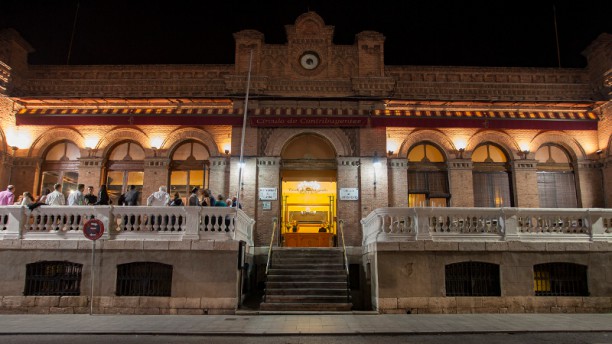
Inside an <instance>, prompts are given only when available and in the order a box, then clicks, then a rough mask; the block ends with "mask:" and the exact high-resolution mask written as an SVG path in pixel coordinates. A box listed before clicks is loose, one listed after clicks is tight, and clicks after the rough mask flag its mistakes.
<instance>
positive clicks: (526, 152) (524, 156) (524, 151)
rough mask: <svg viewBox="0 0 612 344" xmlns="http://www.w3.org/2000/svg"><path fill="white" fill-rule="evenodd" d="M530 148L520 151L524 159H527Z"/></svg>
mask: <svg viewBox="0 0 612 344" xmlns="http://www.w3.org/2000/svg"><path fill="white" fill-rule="evenodd" d="M527 154H529V151H528V150H523V151H519V155H520V156H522V157H523V160H525V159H527Z"/></svg>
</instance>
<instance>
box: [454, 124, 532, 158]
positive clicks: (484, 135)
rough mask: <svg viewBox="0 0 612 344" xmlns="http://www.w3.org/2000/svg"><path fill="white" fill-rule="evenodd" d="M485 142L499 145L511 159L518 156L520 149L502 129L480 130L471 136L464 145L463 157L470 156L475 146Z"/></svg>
mask: <svg viewBox="0 0 612 344" xmlns="http://www.w3.org/2000/svg"><path fill="white" fill-rule="evenodd" d="M485 142H491V143H495V144H497V145H499V146H500V147H501V148H502V149H503V150H504V151H505V153H506V154H508V157H509V158H511V159H512V160H516V159H518V158H519V155H518V152H519V151H520V150H521V149H520V147H519V145H518V144H517V143H516V141H514V139H513V138H512V137H511V136H510V135H508V134H506V133H505V132H503V131H493V130H486V131H481V132H479V133H477V134H476V135H474V136H472V138H470V140H469V141H468V144H467V147H465V154H464V157H465V158H471V157H472V152H473V151H474V149H476V147H478V146H479V145H480V144H481V143H485Z"/></svg>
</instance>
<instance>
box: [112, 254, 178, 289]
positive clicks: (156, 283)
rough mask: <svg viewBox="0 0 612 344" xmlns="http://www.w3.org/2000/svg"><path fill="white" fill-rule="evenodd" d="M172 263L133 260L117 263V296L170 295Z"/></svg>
mask: <svg viewBox="0 0 612 344" xmlns="http://www.w3.org/2000/svg"><path fill="white" fill-rule="evenodd" d="M171 293H172V265H168V264H163V263H155V262H135V263H127V264H119V265H117V290H116V294H117V296H171Z"/></svg>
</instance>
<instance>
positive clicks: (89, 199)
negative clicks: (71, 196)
mask: <svg viewBox="0 0 612 344" xmlns="http://www.w3.org/2000/svg"><path fill="white" fill-rule="evenodd" d="M93 191H94V187H93V186H88V187H87V194H86V195H85V204H88V205H94V204H96V202H98V197H97V196H96V195H94V193H93Z"/></svg>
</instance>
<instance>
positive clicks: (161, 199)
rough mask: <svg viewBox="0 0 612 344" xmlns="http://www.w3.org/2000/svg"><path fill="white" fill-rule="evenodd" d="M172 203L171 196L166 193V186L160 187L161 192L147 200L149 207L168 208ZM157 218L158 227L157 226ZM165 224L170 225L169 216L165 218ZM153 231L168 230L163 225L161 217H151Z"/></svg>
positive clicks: (153, 194)
mask: <svg viewBox="0 0 612 344" xmlns="http://www.w3.org/2000/svg"><path fill="white" fill-rule="evenodd" d="M169 203H170V194H168V193H167V192H166V187H165V186H160V187H159V191H155V192H154V193H152V194H151V196H149V197H148V198H147V206H154V207H155V206H157V207H160V206H166V205H168V204H169ZM156 218H157V225H156V221H155V220H156ZM164 219H165V221H164V223H165V224H168V215H166V216H164ZM151 230H168V228H167V227H165V226H164V225H163V223H162V216H161V215H157V216H155V215H151Z"/></svg>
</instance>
